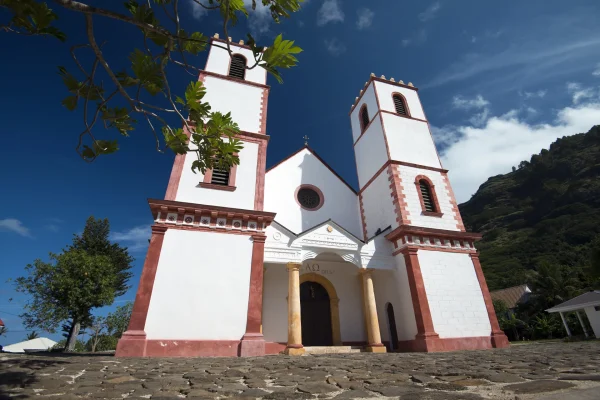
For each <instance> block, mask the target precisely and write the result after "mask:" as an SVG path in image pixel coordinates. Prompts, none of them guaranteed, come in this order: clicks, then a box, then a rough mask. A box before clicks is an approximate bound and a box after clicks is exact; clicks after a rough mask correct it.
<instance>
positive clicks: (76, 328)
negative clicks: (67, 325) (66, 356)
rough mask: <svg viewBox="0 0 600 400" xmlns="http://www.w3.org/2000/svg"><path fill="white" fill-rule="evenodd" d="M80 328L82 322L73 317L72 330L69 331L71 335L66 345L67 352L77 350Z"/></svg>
mask: <svg viewBox="0 0 600 400" xmlns="http://www.w3.org/2000/svg"><path fill="white" fill-rule="evenodd" d="M80 328H81V324H80V323H79V321H77V319H75V318H73V323H72V324H71V330H70V331H69V337H68V338H67V345H66V346H65V352H67V353H72V352H73V351H75V344H76V343H77V336H79V329H80Z"/></svg>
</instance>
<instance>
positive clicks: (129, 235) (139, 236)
mask: <svg viewBox="0 0 600 400" xmlns="http://www.w3.org/2000/svg"><path fill="white" fill-rule="evenodd" d="M150 234H151V230H150V227H149V226H148V225H140V226H136V227H133V228H131V229H129V230H126V231H121V232H113V233H112V234H111V235H110V239H111V240H112V241H114V242H121V244H122V245H124V246H127V247H128V248H129V250H131V251H140V250H145V249H146V248H148V239H150Z"/></svg>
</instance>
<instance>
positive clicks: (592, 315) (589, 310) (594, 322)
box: [584, 307, 600, 339]
mask: <svg viewBox="0 0 600 400" xmlns="http://www.w3.org/2000/svg"><path fill="white" fill-rule="evenodd" d="M584 310H585V315H587V317H588V320H589V321H590V325H591V326H592V329H593V330H594V335H596V338H597V339H600V311H596V310H595V308H594V307H586V308H584Z"/></svg>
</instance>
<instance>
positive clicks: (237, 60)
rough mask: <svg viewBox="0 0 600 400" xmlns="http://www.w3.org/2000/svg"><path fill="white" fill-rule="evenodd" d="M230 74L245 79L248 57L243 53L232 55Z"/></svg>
mask: <svg viewBox="0 0 600 400" xmlns="http://www.w3.org/2000/svg"><path fill="white" fill-rule="evenodd" d="M229 76H231V77H233V78H238V79H244V78H245V77H246V57H244V56H243V55H241V54H234V55H233V56H232V57H231V65H230V66H229Z"/></svg>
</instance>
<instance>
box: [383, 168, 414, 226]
mask: <svg viewBox="0 0 600 400" xmlns="http://www.w3.org/2000/svg"><path fill="white" fill-rule="evenodd" d="M388 181H389V182H390V185H389V187H390V190H391V194H390V196H391V198H392V204H393V205H394V211H395V213H396V222H397V223H398V225H409V224H410V219H409V215H410V213H409V211H408V205H407V204H406V195H405V194H404V186H402V177H401V176H400V174H399V173H398V170H397V168H396V167H395V166H393V165H391V164H390V165H388Z"/></svg>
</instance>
